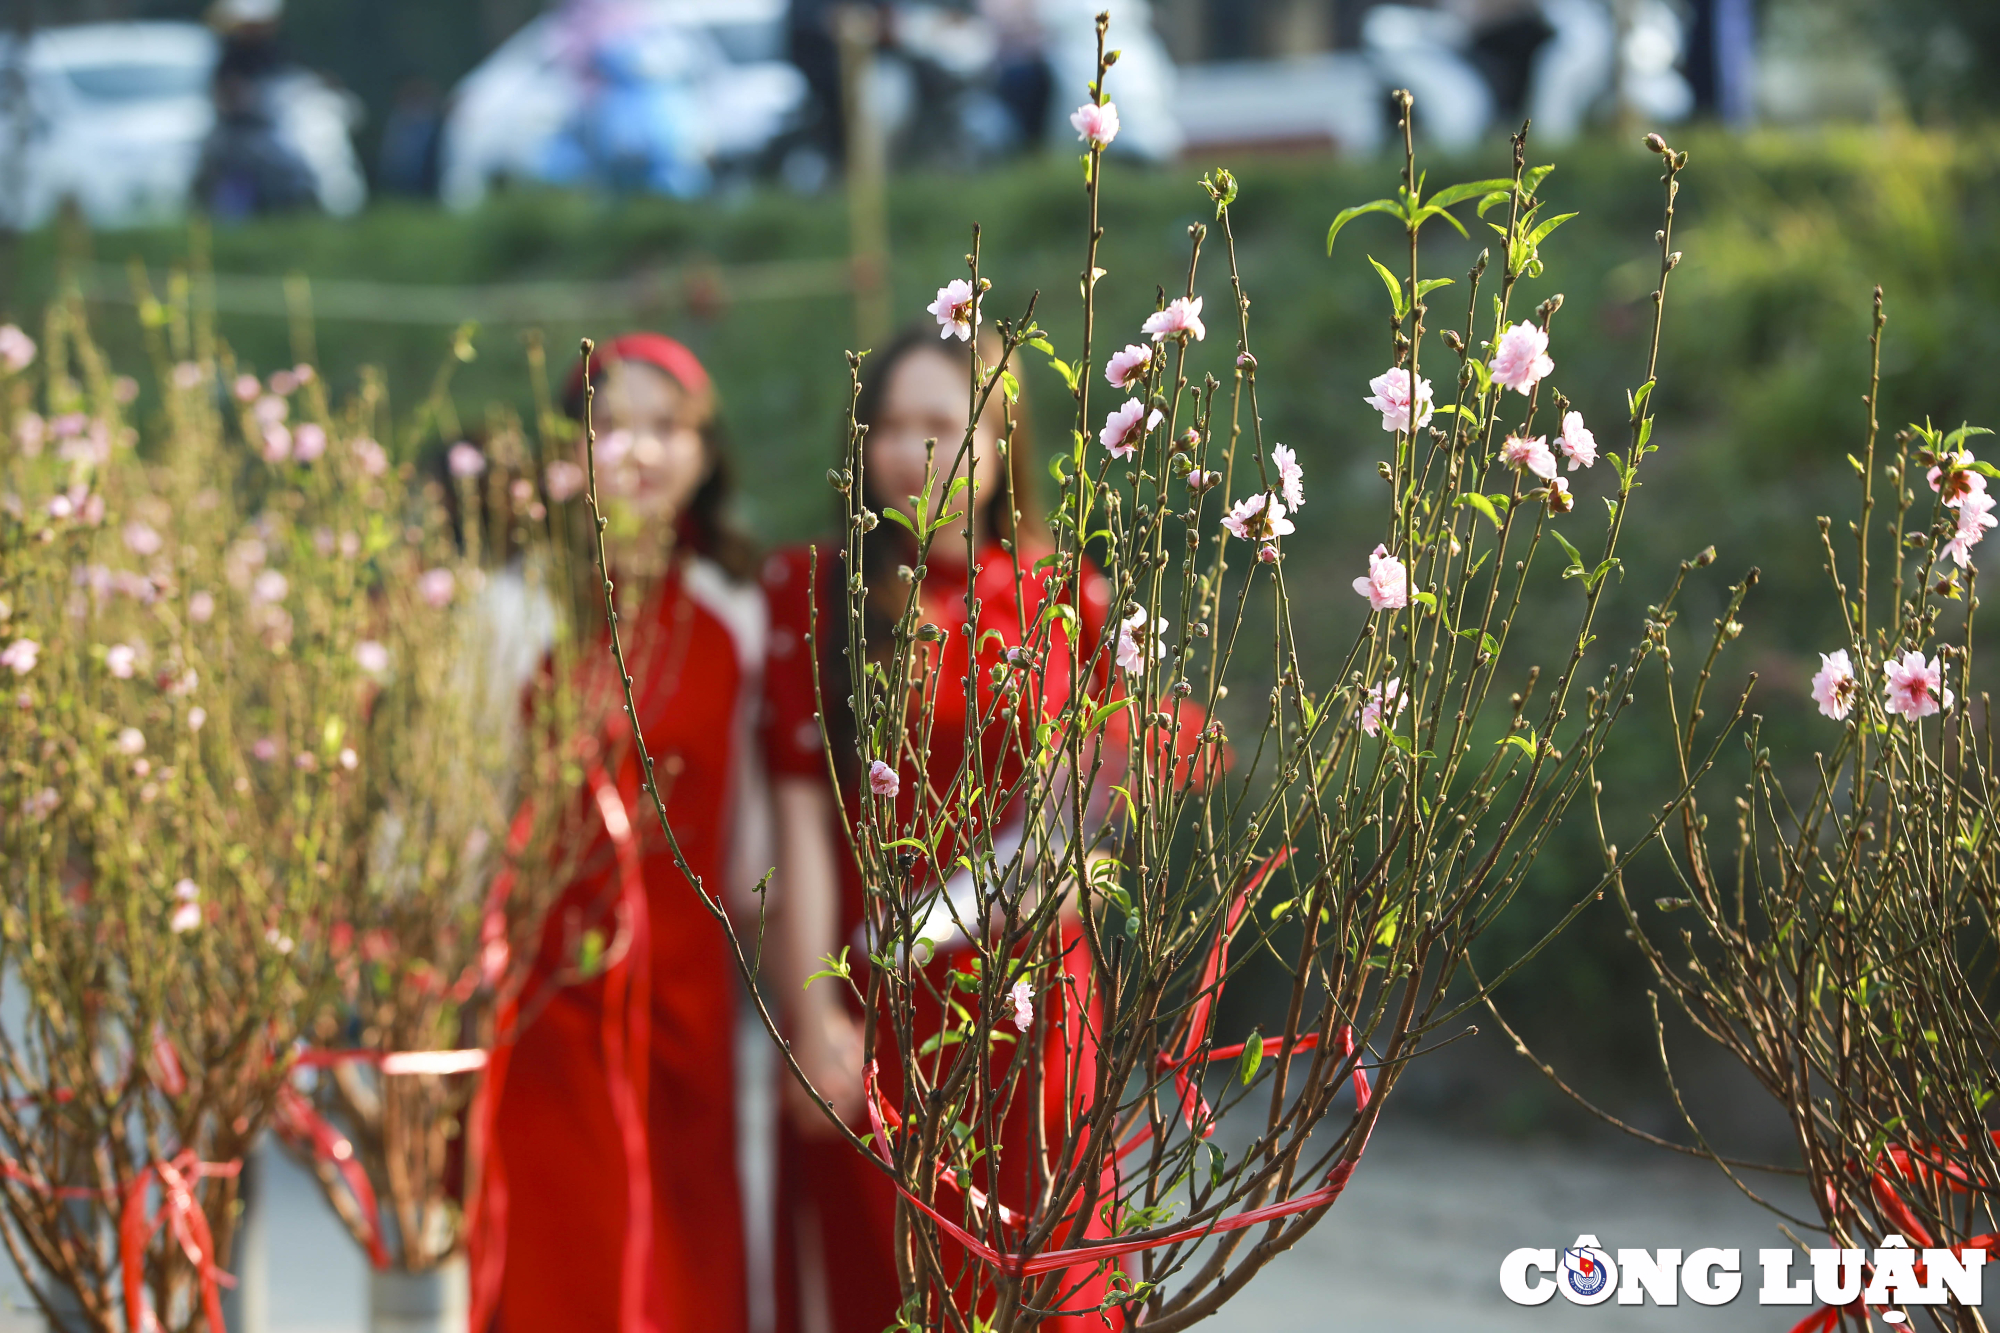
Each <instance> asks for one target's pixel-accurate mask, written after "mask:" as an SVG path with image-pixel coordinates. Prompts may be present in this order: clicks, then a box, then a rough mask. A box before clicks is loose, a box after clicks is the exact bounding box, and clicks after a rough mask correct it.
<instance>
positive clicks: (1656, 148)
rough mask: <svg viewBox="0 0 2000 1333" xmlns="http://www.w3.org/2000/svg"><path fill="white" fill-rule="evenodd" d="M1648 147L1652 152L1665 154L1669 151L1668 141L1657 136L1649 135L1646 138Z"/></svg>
mask: <svg viewBox="0 0 2000 1333" xmlns="http://www.w3.org/2000/svg"><path fill="white" fill-rule="evenodd" d="M1646 147H1647V149H1648V150H1649V151H1651V152H1655V153H1664V152H1666V151H1667V141H1666V140H1665V139H1662V138H1661V137H1660V136H1659V135H1657V134H1649V135H1647V136H1646Z"/></svg>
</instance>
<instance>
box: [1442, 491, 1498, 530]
mask: <svg viewBox="0 0 2000 1333" xmlns="http://www.w3.org/2000/svg"><path fill="white" fill-rule="evenodd" d="M1452 503H1453V504H1457V505H1471V506H1472V507H1473V508H1474V509H1476V510H1478V511H1479V512H1480V513H1482V514H1484V515H1486V517H1487V518H1488V519H1489V520H1490V521H1491V522H1492V524H1493V526H1494V527H1495V528H1496V529H1497V528H1498V527H1499V526H1500V512H1499V511H1498V510H1497V509H1495V508H1494V507H1493V502H1492V501H1491V500H1489V499H1487V498H1486V497H1485V496H1483V495H1481V494H1480V493H1479V492H1478V491H1467V492H1466V493H1465V494H1463V495H1461V496H1459V497H1458V499H1456V500H1454V501H1452Z"/></svg>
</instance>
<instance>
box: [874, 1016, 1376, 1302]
mask: <svg viewBox="0 0 2000 1333" xmlns="http://www.w3.org/2000/svg"><path fill="white" fill-rule="evenodd" d="M1341 1038H1342V1046H1343V1054H1351V1053H1352V1051H1353V1039H1354V1034H1353V1029H1352V1028H1343V1029H1341ZM863 1081H864V1085H865V1090H866V1094H867V1095H866V1096H865V1097H864V1098H863V1100H864V1101H866V1102H867V1104H868V1121H869V1126H870V1129H871V1130H872V1131H873V1134H874V1138H875V1152H876V1155H877V1156H879V1157H880V1158H881V1159H882V1160H883V1161H884V1162H891V1158H890V1154H889V1138H888V1134H887V1132H886V1130H885V1127H884V1125H883V1122H882V1110H883V1108H882V1106H881V1095H880V1093H879V1091H878V1090H877V1087H876V1083H877V1072H876V1066H875V1062H874V1061H872V1060H871V1061H869V1062H868V1069H867V1071H866V1074H865V1076H864V1080H863ZM1354 1085H1355V1086H1354V1098H1355V1101H1356V1102H1357V1103H1358V1104H1359V1105H1360V1106H1361V1107H1363V1108H1365V1107H1366V1106H1367V1105H1368V1101H1369V1096H1370V1092H1369V1088H1368V1080H1367V1077H1366V1075H1364V1074H1363V1073H1362V1071H1361V1069H1360V1068H1359V1066H1357V1067H1356V1068H1355V1070H1354ZM1366 1147H1367V1140H1366V1138H1365V1137H1364V1139H1363V1140H1362V1144H1361V1147H1360V1148H1357V1149H1355V1152H1354V1155H1353V1156H1352V1157H1350V1158H1347V1159H1345V1160H1343V1161H1340V1162H1336V1163H1335V1164H1334V1167H1333V1169H1332V1170H1331V1171H1329V1172H1328V1173H1327V1176H1326V1183H1325V1184H1323V1185H1321V1186H1320V1187H1319V1188H1318V1189H1316V1190H1312V1191H1310V1192H1309V1193H1306V1194H1301V1195H1298V1196H1297V1197H1295V1198H1291V1199H1286V1200H1285V1201H1283V1202H1282V1203H1273V1204H1266V1205H1265V1206H1264V1207H1262V1208H1252V1209H1249V1210H1248V1211H1246V1212H1241V1213H1237V1214H1235V1215H1234V1216H1231V1217H1224V1218H1219V1219H1217V1220H1216V1221H1213V1222H1204V1223H1201V1224H1200V1225H1198V1226H1188V1227H1181V1228H1179V1229H1177V1230H1174V1231H1168V1232H1162V1233H1158V1234H1154V1235H1150V1236H1144V1235H1142V1236H1132V1237H1127V1238H1126V1239H1124V1240H1118V1241H1111V1242H1109V1243H1106V1244H1100V1245H1085V1246H1074V1247H1071V1248H1068V1249H1060V1250H1044V1251H1042V1252H1041V1253H1040V1254H1035V1255H1023V1254H1003V1253H1001V1252H1000V1251H999V1250H996V1249H994V1248H993V1247H992V1246H990V1245H987V1244H986V1243H984V1242H983V1241H981V1240H979V1238H978V1237H976V1236H974V1235H972V1233H970V1232H969V1231H967V1230H966V1229H965V1228H963V1227H961V1226H959V1225H958V1224H957V1223H956V1222H953V1221H952V1220H951V1219H950V1218H948V1217H946V1216H945V1215H944V1214H943V1213H940V1212H939V1211H938V1210H937V1209H935V1208H933V1207H931V1206H930V1205H929V1204H928V1203H925V1202H924V1201H923V1200H922V1199H920V1198H918V1197H917V1196H916V1195H915V1194H913V1193H911V1192H910V1191H909V1190H908V1189H907V1188H905V1187H904V1185H903V1183H902V1182H901V1181H900V1180H899V1181H897V1182H896V1192H897V1193H899V1194H901V1195H902V1196H903V1197H904V1198H905V1199H908V1200H909V1201H910V1202H911V1203H912V1204H913V1205H915V1207H916V1209H917V1211H919V1212H921V1213H922V1214H923V1215H924V1216H926V1217H928V1218H930V1219H931V1220H932V1221H933V1222H935V1223H937V1224H938V1227H939V1229H940V1230H942V1231H943V1232H944V1233H945V1234H946V1235H947V1236H950V1237H951V1238H952V1239H953V1240H955V1241H957V1242H958V1243H959V1244H960V1245H961V1246H963V1247H964V1248H965V1251H966V1253H968V1254H970V1255H972V1256H973V1257H974V1258H975V1259H978V1260H979V1261H980V1262H981V1263H984V1264H986V1265H988V1266H989V1267H991V1268H995V1269H998V1270H999V1271H1001V1272H1003V1273H1006V1274H1008V1275H1010V1276H1012V1277H1016V1278H1026V1277H1035V1276H1038V1275H1039V1274H1042V1273H1053V1272H1055V1271H1056V1270H1057V1269H1061V1268H1069V1267H1072V1266H1075V1265H1078V1264H1098V1263H1103V1262H1104V1261H1105V1260H1107V1259H1117V1258H1121V1257H1122V1256H1124V1255H1128V1254H1137V1253H1138V1252H1139V1251H1141V1250H1152V1249H1158V1248H1159V1247H1160V1246H1162V1245H1175V1244H1178V1243H1180V1242H1182V1241H1189V1240H1199V1239H1201V1238H1203V1237H1206V1236H1212V1235H1218V1234H1221V1233H1223V1232H1228V1231H1241V1230H1243V1229H1244V1228H1245V1227H1254V1226H1258V1225H1261V1224H1262V1223H1265V1222H1274V1221H1277V1220H1278V1219H1280V1218H1285V1217H1291V1216H1293V1215H1295V1214H1298V1213H1304V1212H1310V1211H1311V1210H1313V1209H1315V1208H1324V1207H1326V1206H1327V1205H1329V1204H1331V1203H1332V1202H1333V1201H1334V1200H1335V1199H1338V1198H1339V1197H1340V1193H1341V1191H1342V1190H1344V1189H1346V1188H1347V1181H1348V1178H1349V1177H1350V1176H1352V1175H1353V1174H1354V1168H1355V1166H1356V1165H1357V1164H1358V1163H1359V1162H1360V1160H1361V1153H1362V1150H1363V1149H1365V1148H1366Z"/></svg>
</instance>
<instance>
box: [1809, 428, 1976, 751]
mask: <svg viewBox="0 0 2000 1333" xmlns="http://www.w3.org/2000/svg"><path fill="white" fill-rule="evenodd" d="M1975 461H1976V460H1975V459H1974V458H1973V456H1972V451H1971V450H1969V449H1962V450H1960V451H1958V452H1957V453H1954V454H1949V455H1947V456H1945V457H1944V458H1941V459H1939V460H1938V463H1937V466H1935V467H1933V468H1931V470H1930V474H1929V479H1930V486H1931V489H1932V490H1933V491H1936V492H1937V493H1938V496H1939V503H1941V504H1942V505H1943V506H1944V507H1945V508H1947V509H1950V510H1954V511H1955V512H1956V522H1955V526H1954V531H1953V533H1952V536H1951V537H1950V538H1949V539H1948V540H1947V541H1946V542H1945V544H1944V554H1945V556H1946V558H1947V559H1950V560H1952V561H1954V562H1955V563H1956V564H1957V565H1958V566H1959V568H1961V569H1966V568H1969V567H1970V566H1971V564H1972V548H1973V547H1975V546H1977V545H1979V543H1980V542H1981V541H1983V540H1985V537H1986V530H1987V529H1988V528H1991V527H1994V526H1995V525H1996V523H2000V519H1995V517H1994V513H1993V511H1994V508H1995V501H1994V499H1993V496H1992V495H1991V494H1989V493H1988V491H1987V489H1986V478H1985V477H1983V476H1981V475H1980V474H1979V473H1977V472H1974V471H1973V470H1972V464H1973V463H1974V462H1975ZM1819 661H1820V668H1819V670H1818V671H1817V672H1815V673H1814V674H1813V678H1812V697H1813V702H1814V703H1815V704H1816V705H1818V707H1819V711H1820V712H1821V713H1823V714H1824V715H1826V716H1827V717H1830V718H1832V719H1833V720H1834V721H1836V722H1839V721H1844V720H1846V718H1847V715H1848V713H1849V712H1851V711H1852V710H1853V708H1854V704H1855V701H1856V700H1857V699H1859V698H1860V695H1861V681H1860V677H1859V675H1858V673H1857V672H1856V670H1855V667H1854V663H1853V661H1852V659H1850V658H1849V657H1848V655H1847V650H1846V649H1845V648H1842V649H1840V650H1838V651H1836V652H1831V653H1821V654H1820V655H1819ZM1882 675H1883V687H1882V688H1883V694H1884V697H1883V700H1882V707H1883V708H1884V709H1885V710H1886V711H1887V712H1889V713H1892V714H1895V715H1897V716H1900V717H1905V718H1908V719H1910V720H1911V721H1913V722H1914V721H1916V720H1917V719H1918V718H1922V717H1929V716H1931V715H1932V714H1934V713H1938V712H1942V711H1943V710H1945V709H1947V708H1950V707H1951V705H1952V701H1953V698H1954V696H1953V694H1952V692H1951V691H1950V690H1949V689H1946V688H1945V684H1944V666H1943V663H1942V662H1941V661H1940V660H1939V659H1938V658H1935V657H1933V658H1930V659H1928V660H1927V659H1926V658H1925V657H1924V655H1923V653H1922V652H1920V651H1917V650H1915V649H1912V650H1910V651H1908V652H1905V653H1904V654H1903V656H1902V659H1901V660H1900V661H1899V660H1897V659H1895V658H1890V659H1889V660H1888V661H1886V662H1884V663H1883V664H1882Z"/></svg>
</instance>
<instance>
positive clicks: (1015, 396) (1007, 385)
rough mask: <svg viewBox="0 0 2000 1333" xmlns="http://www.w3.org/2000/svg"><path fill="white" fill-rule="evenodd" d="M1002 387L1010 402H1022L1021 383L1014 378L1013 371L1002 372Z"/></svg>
mask: <svg viewBox="0 0 2000 1333" xmlns="http://www.w3.org/2000/svg"><path fill="white" fill-rule="evenodd" d="M1000 387H1001V388H1002V389H1004V390H1005V391H1006V393H1007V401H1008V402H1010V403H1012V402H1018V401H1019V400H1020V397H1021V381H1019V380H1017V379H1015V378H1014V372H1013V371H1011V370H1003V371H1001V372H1000Z"/></svg>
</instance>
